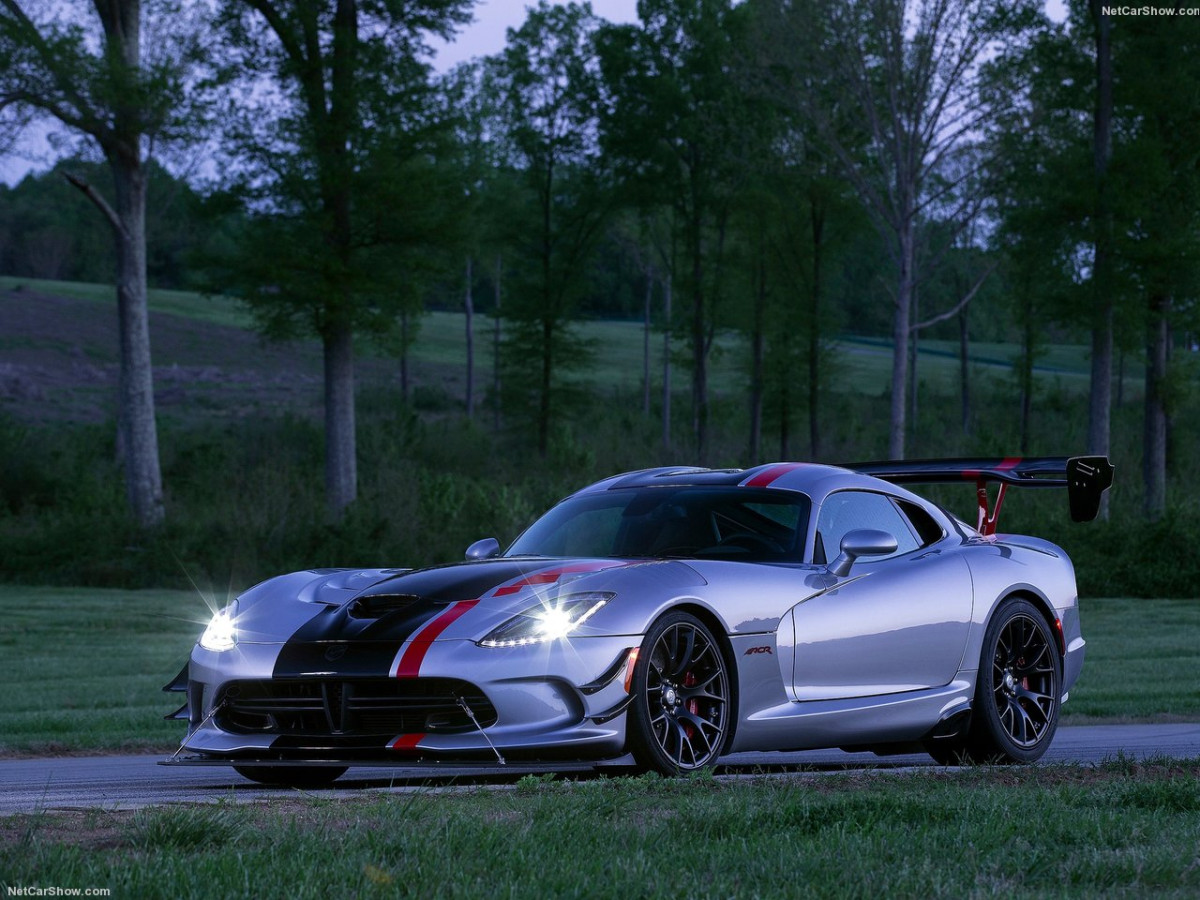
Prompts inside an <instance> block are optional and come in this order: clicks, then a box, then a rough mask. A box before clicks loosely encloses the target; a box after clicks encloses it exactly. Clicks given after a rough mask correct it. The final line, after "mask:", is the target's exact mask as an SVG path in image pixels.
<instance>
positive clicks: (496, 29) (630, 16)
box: [437, 0, 637, 69]
mask: <svg viewBox="0 0 1200 900" xmlns="http://www.w3.org/2000/svg"><path fill="white" fill-rule="evenodd" d="M554 2H563V0H554ZM535 5H537V4H536V0H535V2H532V3H531V2H529V0H479V2H478V3H476V4H475V22H474V23H473V24H471V25H468V26H467V27H466V28H464V29H463V30H462V32H461V33H460V34H459V36H458V39H457V40H456V41H455V42H454V43H453V44H450V45H449V46H447V47H445V48H444V49H439V50H438V56H437V67H438V68H439V69H449V68H450V67H451V66H453V65H454V64H455V63H460V62H463V61H464V60H468V59H472V58H473V57H476V56H491V55H492V54H493V53H499V52H500V50H502V49H503V48H504V34H505V30H506V29H509V28H518V27H520V25H521V23H522V22H524V21H525V10H526V9H527V8H528V7H530V6H535ZM592 11H593V12H594V13H595V14H596V15H597V16H599V17H600V18H602V19H608V21H610V22H636V21H637V0H592Z"/></svg>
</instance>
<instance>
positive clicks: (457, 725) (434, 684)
mask: <svg viewBox="0 0 1200 900" xmlns="http://www.w3.org/2000/svg"><path fill="white" fill-rule="evenodd" d="M460 698H461V699H462V700H464V701H466V704H467V706H469V707H470V709H471V712H472V713H474V714H475V718H476V720H477V721H478V722H479V726H480V727H481V728H487V727H488V726H489V725H494V724H495V722H496V708H495V707H494V706H492V704H491V702H490V701H489V700H488V699H487V697H486V696H484V694H483V692H482V691H480V690H479V688H477V687H475V685H473V684H470V683H469V682H466V681H460V680H458V679H457V678H403V679H401V678H365V679H353V680H341V679H333V678H297V679H273V680H263V681H232V682H230V683H228V684H226V685H225V687H224V688H223V689H222V691H221V698H220V700H219V701H218V702H219V708H218V710H217V713H216V716H215V719H216V722H217V725H218V726H219V727H220V728H221V729H222V730H224V731H228V732H231V733H233V734H279V735H296V736H314V737H315V736H321V735H344V736H347V737H378V738H381V739H385V738H391V737H395V736H396V735H398V734H415V733H418V732H441V733H453V732H461V731H474V730H475V724H474V723H473V722H472V721H471V719H470V717H469V716H468V715H467V713H466V711H465V710H464V709H463V708H462V705H461V704H460V703H459V699H460Z"/></svg>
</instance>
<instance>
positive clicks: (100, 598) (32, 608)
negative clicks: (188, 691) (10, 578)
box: [0, 586, 224, 754]
mask: <svg viewBox="0 0 1200 900" xmlns="http://www.w3.org/2000/svg"><path fill="white" fill-rule="evenodd" d="M220 601H221V602H222V603H223V602H224V598H220ZM209 615H210V613H209V611H208V606H207V605H206V603H205V601H204V600H203V599H202V598H201V597H200V596H198V595H197V594H194V593H193V594H189V593H186V592H181V591H111V590H74V589H66V588H44V587H12V586H5V587H3V588H0V621H3V622H4V627H3V629H0V658H3V659H4V690H3V691H0V752H3V753H9V754H11V753H14V752H24V753H29V752H35V753H37V752H41V753H44V752H51V753H53V752H78V751H85V750H96V751H99V750H137V749H155V750H161V749H163V748H166V747H171V746H175V745H177V744H178V742H179V739H180V738H181V737H182V731H181V723H178V722H166V721H163V716H164V715H166V714H168V713H171V712H173V711H174V709H175V707H177V706H178V705H179V703H180V702H182V701H181V700H179V699H177V698H178V697H179V695H167V694H164V693H162V691H161V690H160V689H161V687H162V686H163V685H164V684H166V683H167V682H168V681H170V680H171V679H172V678H173V677H174V676H175V673H176V672H178V671H179V668H180V666H182V665H183V663H184V662H186V661H187V656H188V653H189V652H190V651H191V646H192V644H193V643H194V642H195V640H196V638H197V636H198V635H199V633H200V631H201V630H202V628H203V624H202V623H204V622H207V620H208V617H209Z"/></svg>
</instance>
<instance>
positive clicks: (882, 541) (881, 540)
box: [829, 528, 896, 578]
mask: <svg viewBox="0 0 1200 900" xmlns="http://www.w3.org/2000/svg"><path fill="white" fill-rule="evenodd" d="M895 552H896V539H895V538H894V537H893V536H892V535H890V534H888V533H887V532H886V531H876V530H875V529H873V528H858V529H855V530H854V531H847V532H846V536H845V537H843V538H842V553H841V555H840V556H839V557H838V558H837V559H835V560H834V561H833V562H831V563H830V564H829V574H830V575H835V576H837V577H838V578H845V577H846V576H847V575H849V574H850V567H851V566H853V565H854V561H855V560H856V559H858V558H859V557H860V556H887V555H888V554H889V553H895Z"/></svg>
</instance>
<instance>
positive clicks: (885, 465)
mask: <svg viewBox="0 0 1200 900" xmlns="http://www.w3.org/2000/svg"><path fill="white" fill-rule="evenodd" d="M843 468H846V469H850V470H852V471H855V472H861V473H863V474H864V475H873V476H875V477H876V478H882V479H883V480H885V481H891V482H894V483H895V484H944V483H954V482H959V483H961V482H963V481H973V482H975V492H976V495H977V497H978V499H979V526H978V527H979V531H980V533H982V534H995V532H996V523H997V520H998V517H999V515H1000V505H1001V504H1002V503H1003V502H1004V492H1005V490H1006V489H1007V488H1008V486H1009V485H1016V486H1018V487H1065V488H1066V489H1067V500H1068V502H1069V503H1070V507H1071V519H1072V520H1073V521H1075V522H1090V521H1091V520H1092V519H1094V518H1096V514H1097V513H1098V512H1099V511H1100V498H1101V497H1102V496H1103V495H1104V492H1105V491H1106V490H1108V489H1109V487H1111V486H1112V481H1113V467H1112V464H1111V463H1110V462H1109V461H1108V458H1107V457H1104V456H1073V457H1069V458H1068V457H1065V456H1054V457H1034V458H1031V459H1021V458H1020V457H1009V458H1006V459H995V458H992V459H909V460H888V461H880V462H866V463H851V464H849V465H846V466H843ZM992 483H995V484H999V485H1000V488H999V490H998V492H997V494H996V503H995V506H994V507H992V508H990V509H989V506H990V503H989V500H988V485H989V484H992Z"/></svg>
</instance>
